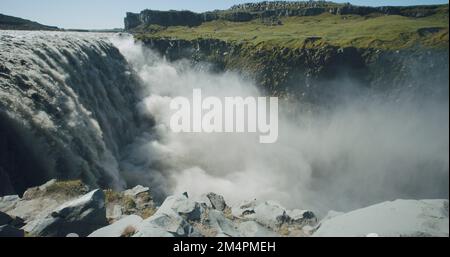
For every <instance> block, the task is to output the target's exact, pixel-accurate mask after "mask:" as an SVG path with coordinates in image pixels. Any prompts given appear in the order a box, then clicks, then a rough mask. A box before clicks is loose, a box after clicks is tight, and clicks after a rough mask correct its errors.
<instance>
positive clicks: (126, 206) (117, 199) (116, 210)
mask: <svg viewBox="0 0 450 257" xmlns="http://www.w3.org/2000/svg"><path fill="white" fill-rule="evenodd" d="M105 194H106V215H107V218H108V220H110V221H111V222H113V221H116V220H119V219H120V218H122V217H123V216H124V215H132V214H135V215H139V216H141V217H143V218H144V219H145V218H148V217H150V216H151V215H153V214H154V213H155V212H156V208H155V204H154V202H153V199H152V196H151V195H150V189H149V188H148V187H143V186H136V187H134V188H132V189H129V190H125V191H124V192H114V191H112V190H106V191H105Z"/></svg>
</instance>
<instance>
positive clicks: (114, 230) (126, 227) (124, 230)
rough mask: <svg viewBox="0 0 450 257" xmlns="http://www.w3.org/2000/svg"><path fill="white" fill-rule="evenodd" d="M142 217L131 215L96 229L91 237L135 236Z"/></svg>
mask: <svg viewBox="0 0 450 257" xmlns="http://www.w3.org/2000/svg"><path fill="white" fill-rule="evenodd" d="M141 222H142V218H141V217H139V216H137V215H130V216H126V217H124V218H122V219H121V220H119V221H117V222H114V223H113V224H111V225H109V226H106V227H103V228H101V229H98V230H96V231H94V232H93V233H92V234H90V235H89V237H127V236H133V235H134V233H135V232H136V229H137V227H138V226H139V224H140V223H141Z"/></svg>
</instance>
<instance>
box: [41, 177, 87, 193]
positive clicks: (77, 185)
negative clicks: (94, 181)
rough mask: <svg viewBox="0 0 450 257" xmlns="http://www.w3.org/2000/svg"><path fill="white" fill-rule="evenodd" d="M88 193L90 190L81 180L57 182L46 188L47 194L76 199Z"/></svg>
mask: <svg viewBox="0 0 450 257" xmlns="http://www.w3.org/2000/svg"><path fill="white" fill-rule="evenodd" d="M87 192H88V188H87V187H86V185H84V184H83V182H82V181H81V180H68V181H57V182H55V183H53V184H51V185H50V186H48V187H47V188H46V193H47V194H61V195H65V196H69V197H76V196H80V195H83V194H86V193H87Z"/></svg>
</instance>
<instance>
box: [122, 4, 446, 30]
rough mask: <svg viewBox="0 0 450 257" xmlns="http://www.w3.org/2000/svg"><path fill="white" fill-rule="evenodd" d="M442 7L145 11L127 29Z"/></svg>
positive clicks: (410, 13)
mask: <svg viewBox="0 0 450 257" xmlns="http://www.w3.org/2000/svg"><path fill="white" fill-rule="evenodd" d="M440 7H441V6H440V5H429V6H407V7H392V6H385V7H366V6H355V5H351V4H337V3H332V2H322V1H320V2H311V1H310V2H284V1H275V2H262V3H253V4H242V5H236V6H233V7H231V8H230V9H228V10H216V11H212V12H204V13H194V12H191V11H174V10H171V11H155V10H144V11H142V12H140V13H127V15H126V17H125V20H124V22H125V29H126V30H133V29H136V28H138V27H140V26H145V25H159V26H166V27H167V26H190V27H192V26H198V25H200V24H202V23H203V22H208V21H213V20H219V19H222V20H227V21H234V22H246V21H251V20H254V19H265V18H276V17H292V16H315V15H320V14H323V13H331V14H335V15H349V14H355V15H370V14H381V15H400V16H405V17H427V16H430V15H433V14H435V13H436V12H437V9H439V8H440Z"/></svg>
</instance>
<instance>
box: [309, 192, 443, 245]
mask: <svg viewBox="0 0 450 257" xmlns="http://www.w3.org/2000/svg"><path fill="white" fill-rule="evenodd" d="M369 234H377V235H378V236H385V237H392V236H440V237H448V236H449V221H448V200H421V201H417V200H396V201H393V202H384V203H380V204H377V205H373V206H370V207H367V208H363V209H359V210H355V211H352V212H349V213H345V214H341V215H338V216H336V217H334V218H329V219H327V220H324V221H322V222H321V224H320V226H319V228H318V229H317V231H316V232H315V233H314V234H313V236H316V237H322V236H325V237H341V236H343V237H365V236H367V235H369Z"/></svg>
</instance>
